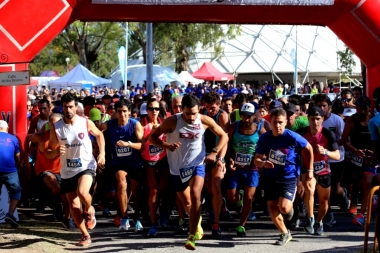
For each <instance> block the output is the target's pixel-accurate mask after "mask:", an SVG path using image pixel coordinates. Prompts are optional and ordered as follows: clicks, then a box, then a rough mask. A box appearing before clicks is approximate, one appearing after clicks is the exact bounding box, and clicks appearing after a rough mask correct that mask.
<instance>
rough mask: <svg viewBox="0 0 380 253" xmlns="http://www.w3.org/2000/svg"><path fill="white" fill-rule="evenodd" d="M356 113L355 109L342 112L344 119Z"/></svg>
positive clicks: (346, 109)
mask: <svg viewBox="0 0 380 253" xmlns="http://www.w3.org/2000/svg"><path fill="white" fill-rule="evenodd" d="M355 113H356V109H355V108H344V110H343V116H344V117H350V116H351V115H353V114H355Z"/></svg>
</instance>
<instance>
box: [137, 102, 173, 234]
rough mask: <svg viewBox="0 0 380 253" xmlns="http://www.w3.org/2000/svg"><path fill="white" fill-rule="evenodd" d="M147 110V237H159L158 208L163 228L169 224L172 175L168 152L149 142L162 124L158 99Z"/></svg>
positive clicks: (145, 127)
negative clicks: (148, 227) (148, 224)
mask: <svg viewBox="0 0 380 253" xmlns="http://www.w3.org/2000/svg"><path fill="white" fill-rule="evenodd" d="M147 110H148V116H147V117H145V118H144V119H143V120H142V121H141V124H142V126H143V128H144V138H143V139H142V143H143V146H144V148H143V151H142V158H143V163H144V167H145V172H146V176H147V180H148V185H149V199H148V203H149V212H150V220H151V227H150V229H149V232H148V234H147V236H157V225H158V224H157V207H159V208H160V209H159V210H160V225H161V227H166V223H167V215H168V202H167V195H168V188H169V178H170V173H169V164H168V159H167V158H166V150H165V149H163V148H159V147H156V146H154V145H153V144H152V143H150V141H149V137H150V135H151V134H152V133H153V132H154V130H155V129H156V128H157V127H158V126H159V125H160V124H161V123H162V119H161V118H159V117H158V112H159V110H160V104H159V103H158V101H157V100H156V99H152V100H149V101H148V102H147ZM163 138H165V135H161V136H160V139H161V140H162V139H163Z"/></svg>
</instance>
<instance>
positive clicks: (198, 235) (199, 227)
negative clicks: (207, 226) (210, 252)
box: [195, 216, 204, 240]
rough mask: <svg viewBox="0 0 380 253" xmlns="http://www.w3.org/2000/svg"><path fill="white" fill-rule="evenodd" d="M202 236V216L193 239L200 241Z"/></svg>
mask: <svg viewBox="0 0 380 253" xmlns="http://www.w3.org/2000/svg"><path fill="white" fill-rule="evenodd" d="M203 235H204V232H203V228H202V216H201V217H199V222H198V227H197V231H196V232H195V239H196V240H202V238H203Z"/></svg>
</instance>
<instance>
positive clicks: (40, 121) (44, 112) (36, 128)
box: [28, 99, 50, 134]
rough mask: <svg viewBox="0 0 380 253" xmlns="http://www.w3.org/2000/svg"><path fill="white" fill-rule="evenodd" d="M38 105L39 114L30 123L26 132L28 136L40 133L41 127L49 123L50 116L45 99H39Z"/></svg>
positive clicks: (47, 102) (48, 104)
mask: <svg viewBox="0 0 380 253" xmlns="http://www.w3.org/2000/svg"><path fill="white" fill-rule="evenodd" d="M37 105H38V111H39V112H40V114H38V117H37V116H36V117H34V118H32V120H31V121H30V127H29V130H28V134H33V133H35V132H40V131H41V130H42V129H43V128H42V127H43V126H44V125H45V124H46V123H47V122H48V121H49V115H50V103H49V101H48V100H46V99H41V100H39V101H38V103H37Z"/></svg>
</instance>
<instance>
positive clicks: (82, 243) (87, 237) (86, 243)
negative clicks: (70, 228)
mask: <svg viewBox="0 0 380 253" xmlns="http://www.w3.org/2000/svg"><path fill="white" fill-rule="evenodd" d="M90 244H91V237H90V235H84V236H82V238H81V240H80V241H79V242H78V244H77V245H78V246H81V247H88V246H90Z"/></svg>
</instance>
